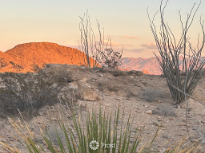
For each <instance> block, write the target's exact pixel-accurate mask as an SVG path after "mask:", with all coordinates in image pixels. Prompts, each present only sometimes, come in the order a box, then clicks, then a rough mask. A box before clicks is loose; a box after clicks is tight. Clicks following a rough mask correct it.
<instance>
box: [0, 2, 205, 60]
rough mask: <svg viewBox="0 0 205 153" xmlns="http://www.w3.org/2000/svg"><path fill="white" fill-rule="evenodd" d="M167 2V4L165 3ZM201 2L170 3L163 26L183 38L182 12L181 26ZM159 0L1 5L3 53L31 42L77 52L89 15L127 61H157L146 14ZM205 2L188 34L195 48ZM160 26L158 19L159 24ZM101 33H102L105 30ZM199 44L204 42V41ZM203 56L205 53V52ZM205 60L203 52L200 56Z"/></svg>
mask: <svg viewBox="0 0 205 153" xmlns="http://www.w3.org/2000/svg"><path fill="white" fill-rule="evenodd" d="M165 2H166V1H165V0H164V3H165ZM199 2H200V1H199V0H169V2H168V5H167V7H166V9H165V21H166V22H167V23H168V24H169V26H170V27H171V29H172V31H173V33H174V34H175V36H176V38H179V37H180V35H181V23H180V20H179V15H178V10H180V9H181V14H182V18H183V21H185V20H186V13H189V11H190V10H191V8H192V7H193V4H194V3H196V6H195V8H196V7H197V5H198V4H199ZM160 3H161V0H141V1H140V0H35V1H34V0H18V1H17V0H0V21H1V24H0V51H3V52H5V51H6V50H8V49H11V48H13V47H14V46H16V45H18V44H22V43H27V42H35V41H37V42H41V41H47V42H54V43H57V44H59V45H65V46H71V47H75V48H77V47H78V41H80V30H79V23H80V18H79V16H81V17H82V16H83V15H84V13H85V12H86V11H87V10H88V14H89V16H90V19H91V25H92V28H93V30H94V32H95V34H96V36H98V31H97V23H96V19H97V20H98V21H99V23H100V25H101V28H103V27H104V34H105V40H107V38H108V36H110V37H111V39H112V42H113V49H114V50H115V51H120V50H121V49H122V47H124V52H123V57H153V56H154V55H153V53H152V51H156V52H157V49H156V48H155V47H154V46H153V43H155V42H154V37H153V34H152V32H151V29H150V25H149V20H148V17H147V12H146V9H147V7H148V8H149V14H150V16H151V17H153V15H154V13H155V12H157V10H158V9H159V6H160ZM204 8H205V0H202V2H201V6H200V8H199V10H198V11H197V14H196V16H195V19H194V21H193V24H192V27H191V28H190V31H189V33H188V36H190V37H191V39H190V42H191V43H192V44H193V46H196V44H197V37H198V34H199V33H200V36H201V38H202V31H201V27H200V24H199V19H200V15H201V16H202V20H205V11H204ZM155 23H156V26H157V27H159V25H160V20H159V14H158V16H157V17H156V20H155ZM101 30H102V29H101ZM200 40H201V39H200ZM204 52H205V50H204ZM202 56H205V53H203V54H202Z"/></svg>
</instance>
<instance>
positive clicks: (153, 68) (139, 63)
mask: <svg viewBox="0 0 205 153" xmlns="http://www.w3.org/2000/svg"><path fill="white" fill-rule="evenodd" d="M204 59H205V57H201V59H200V61H203V60H204ZM182 60H183V58H180V60H179V61H180V63H181V62H182ZM119 68H120V69H122V70H123V69H124V70H128V71H130V70H138V71H143V72H144V73H145V74H153V75H161V74H162V72H161V70H160V65H159V63H158V61H157V59H156V57H151V58H141V57H140V58H133V57H125V58H122V66H120V67H119ZM204 68H205V67H204Z"/></svg>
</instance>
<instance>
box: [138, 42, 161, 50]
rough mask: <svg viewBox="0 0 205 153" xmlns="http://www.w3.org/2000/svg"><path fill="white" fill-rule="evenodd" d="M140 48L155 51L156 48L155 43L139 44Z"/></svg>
mask: <svg viewBox="0 0 205 153" xmlns="http://www.w3.org/2000/svg"><path fill="white" fill-rule="evenodd" d="M141 46H142V47H145V48H146V49H157V46H156V44H155V43H146V44H141Z"/></svg>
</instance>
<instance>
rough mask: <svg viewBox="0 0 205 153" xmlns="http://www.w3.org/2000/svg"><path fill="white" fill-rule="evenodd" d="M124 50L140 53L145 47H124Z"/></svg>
mask: <svg viewBox="0 0 205 153" xmlns="http://www.w3.org/2000/svg"><path fill="white" fill-rule="evenodd" d="M125 51H130V52H135V53H141V52H143V51H145V49H143V48H135V49H125Z"/></svg>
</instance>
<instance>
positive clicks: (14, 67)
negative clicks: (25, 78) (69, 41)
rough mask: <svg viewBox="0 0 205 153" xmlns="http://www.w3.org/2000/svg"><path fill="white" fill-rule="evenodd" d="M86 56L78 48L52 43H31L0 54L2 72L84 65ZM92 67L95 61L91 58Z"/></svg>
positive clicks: (0, 70)
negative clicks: (51, 64) (51, 66)
mask: <svg viewBox="0 0 205 153" xmlns="http://www.w3.org/2000/svg"><path fill="white" fill-rule="evenodd" d="M84 56H85V54H84V53H83V52H81V51H80V50H78V49H76V48H70V47H66V46H60V45H58V44H56V43H50V42H31V43H25V44H20V45H17V46H15V47H14V48H12V49H10V50H7V51H6V52H0V72H16V73H26V72H34V71H35V68H36V67H39V68H42V67H43V66H44V65H45V64H48V63H53V64H68V65H82V63H83V62H84V58H83V57H84ZM90 61H91V67H93V63H94V60H93V59H92V58H90Z"/></svg>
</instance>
